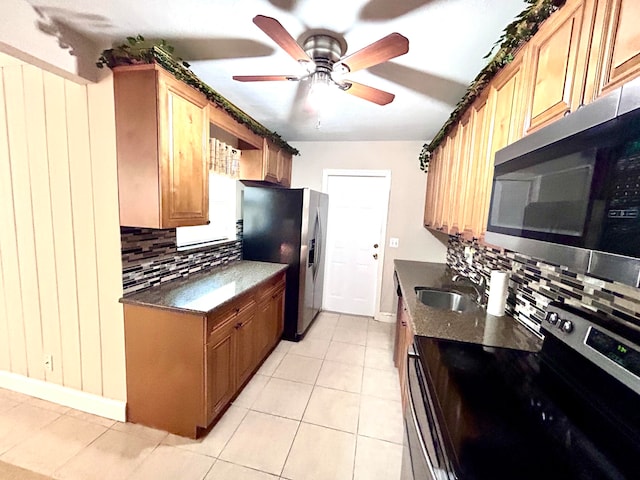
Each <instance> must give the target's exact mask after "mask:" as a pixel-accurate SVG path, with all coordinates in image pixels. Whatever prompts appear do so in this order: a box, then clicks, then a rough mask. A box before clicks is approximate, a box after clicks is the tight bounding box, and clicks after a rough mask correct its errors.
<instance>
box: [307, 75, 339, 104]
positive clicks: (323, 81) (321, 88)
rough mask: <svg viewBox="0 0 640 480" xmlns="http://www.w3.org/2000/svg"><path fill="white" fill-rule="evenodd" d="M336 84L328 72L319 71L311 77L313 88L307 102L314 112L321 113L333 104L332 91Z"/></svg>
mask: <svg viewBox="0 0 640 480" xmlns="http://www.w3.org/2000/svg"><path fill="white" fill-rule="evenodd" d="M334 85H335V82H333V80H332V79H331V76H330V74H329V73H327V72H323V71H317V72H316V73H314V74H313V75H312V76H311V87H310V89H309V95H308V97H307V102H308V104H309V106H310V107H311V108H312V109H313V110H314V111H316V112H317V111H320V110H321V109H322V108H323V107H325V106H326V105H328V104H330V103H331V91H332V90H333V89H334Z"/></svg>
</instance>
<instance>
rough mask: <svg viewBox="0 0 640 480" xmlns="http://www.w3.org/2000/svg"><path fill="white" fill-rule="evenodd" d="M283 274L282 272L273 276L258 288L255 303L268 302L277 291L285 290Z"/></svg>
mask: <svg viewBox="0 0 640 480" xmlns="http://www.w3.org/2000/svg"><path fill="white" fill-rule="evenodd" d="M285 284H286V282H285V274H284V272H283V273H281V274H279V275H276V276H274V277H273V278H270V279H269V280H267V281H266V282H265V283H264V284H262V285H261V286H260V289H259V290H258V295H257V301H258V302H262V301H265V300H270V299H271V298H272V297H273V296H274V295H275V294H276V293H277V292H278V290H282V289H284V288H285Z"/></svg>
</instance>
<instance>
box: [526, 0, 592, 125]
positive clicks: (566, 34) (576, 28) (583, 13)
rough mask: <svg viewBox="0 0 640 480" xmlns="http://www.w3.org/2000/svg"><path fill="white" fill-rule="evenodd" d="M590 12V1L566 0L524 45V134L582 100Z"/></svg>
mask: <svg viewBox="0 0 640 480" xmlns="http://www.w3.org/2000/svg"><path fill="white" fill-rule="evenodd" d="M594 14H595V8H594V2H593V1H589V2H585V1H583V0H569V1H568V2H567V3H566V4H565V5H564V7H562V8H561V9H560V10H559V11H558V12H556V13H555V14H554V15H553V16H552V17H550V18H549V19H548V20H547V21H546V22H545V23H544V24H543V25H542V26H541V28H540V30H539V31H538V33H536V35H535V36H534V37H533V38H532V39H531V40H530V41H529V43H528V44H527V46H526V53H525V60H524V61H525V63H526V71H527V81H526V83H525V84H524V85H523V87H524V94H525V96H526V99H525V101H526V113H525V129H526V132H527V133H530V132H532V131H534V130H536V129H538V128H541V127H543V126H545V125H548V124H549V123H551V122H553V121H555V120H557V119H558V118H561V117H562V116H563V115H565V114H566V113H567V112H571V111H575V110H576V109H577V108H578V107H579V106H580V104H581V103H582V98H583V93H584V85H585V77H586V69H587V55H588V52H589V43H590V40H591V33H592V25H593V17H594Z"/></svg>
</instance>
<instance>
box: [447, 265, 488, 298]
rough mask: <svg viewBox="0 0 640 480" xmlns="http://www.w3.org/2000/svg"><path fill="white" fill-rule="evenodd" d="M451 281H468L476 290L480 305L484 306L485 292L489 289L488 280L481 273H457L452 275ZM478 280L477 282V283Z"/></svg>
mask: <svg viewBox="0 0 640 480" xmlns="http://www.w3.org/2000/svg"><path fill="white" fill-rule="evenodd" d="M451 281H452V282H454V283H457V282H465V283H468V284H469V286H470V287H472V288H473V289H474V290H475V292H476V303H477V304H478V305H480V306H484V304H485V302H484V294H485V292H486V290H487V280H486V279H485V278H484V276H483V275H480V274H479V273H476V274H473V277H472V275H468V274H464V273H456V274H455V275H454V276H453V277H451ZM476 282H477V283H476Z"/></svg>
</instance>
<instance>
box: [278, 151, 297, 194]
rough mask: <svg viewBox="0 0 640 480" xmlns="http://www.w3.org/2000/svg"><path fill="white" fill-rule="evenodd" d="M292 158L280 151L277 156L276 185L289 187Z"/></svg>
mask: <svg viewBox="0 0 640 480" xmlns="http://www.w3.org/2000/svg"><path fill="white" fill-rule="evenodd" d="M292 164H293V158H292V156H291V154H290V153H288V152H285V151H284V150H280V155H278V183H279V184H280V185H282V186H284V187H290V186H291V168H292V166H293V165H292Z"/></svg>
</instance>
